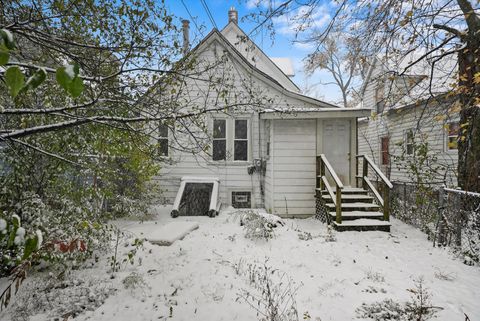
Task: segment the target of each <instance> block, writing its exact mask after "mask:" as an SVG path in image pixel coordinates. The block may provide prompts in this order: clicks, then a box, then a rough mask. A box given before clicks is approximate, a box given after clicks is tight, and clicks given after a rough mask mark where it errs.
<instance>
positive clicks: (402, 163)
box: [358, 55, 459, 186]
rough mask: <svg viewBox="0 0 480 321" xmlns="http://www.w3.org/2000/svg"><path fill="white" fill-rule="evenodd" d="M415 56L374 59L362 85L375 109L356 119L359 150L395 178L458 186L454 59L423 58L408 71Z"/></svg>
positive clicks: (365, 103) (368, 104) (366, 100)
mask: <svg viewBox="0 0 480 321" xmlns="http://www.w3.org/2000/svg"><path fill="white" fill-rule="evenodd" d="M416 58H418V57H417V56H414V55H410V56H407V57H402V58H400V59H399V60H398V61H392V60H391V59H388V60H387V59H384V58H383V59H382V58H380V57H377V58H375V59H374V60H373V62H372V64H371V66H370V70H369V72H368V76H367V79H366V81H365V83H364V85H363V87H362V90H361V96H362V97H363V99H362V105H361V106H362V108H368V109H370V110H371V115H370V117H368V118H363V119H360V120H359V121H358V153H359V154H365V155H369V156H370V157H371V158H373V159H374V160H375V161H376V162H377V163H378V164H380V165H381V168H382V170H383V171H384V172H386V173H387V174H388V176H389V178H390V179H391V180H392V181H398V182H416V183H417V182H419V180H418V178H420V180H421V181H422V182H423V183H427V184H437V185H441V184H446V185H448V186H457V175H456V173H457V163H458V152H457V139H458V132H459V105H457V104H458V103H457V102H455V100H454V99H452V98H449V96H448V94H446V93H447V92H448V89H449V88H448V87H449V85H450V84H452V83H454V82H455V80H456V78H455V77H456V68H457V67H456V61H455V60H451V58H449V59H443V60H437V61H435V62H436V63H435V64H432V63H431V61H432V60H429V59H425V61H422V62H421V63H418V64H415V65H414V66H413V67H411V68H409V69H407V72H404V70H405V67H406V66H408V65H409V64H411V63H412V62H413V61H415V60H416ZM450 88H451V87H450ZM417 170H418V172H416V171H417Z"/></svg>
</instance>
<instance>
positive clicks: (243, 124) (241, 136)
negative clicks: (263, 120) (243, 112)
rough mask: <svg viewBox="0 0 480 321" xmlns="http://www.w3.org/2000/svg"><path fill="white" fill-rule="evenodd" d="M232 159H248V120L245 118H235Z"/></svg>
mask: <svg viewBox="0 0 480 321" xmlns="http://www.w3.org/2000/svg"><path fill="white" fill-rule="evenodd" d="M233 160H236V161H246V160H248V121H247V120H246V119H235V137H234V141H233Z"/></svg>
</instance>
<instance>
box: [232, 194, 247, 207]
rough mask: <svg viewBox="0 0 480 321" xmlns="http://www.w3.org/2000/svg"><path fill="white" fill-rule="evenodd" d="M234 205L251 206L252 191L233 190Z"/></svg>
mask: <svg viewBox="0 0 480 321" xmlns="http://www.w3.org/2000/svg"><path fill="white" fill-rule="evenodd" d="M232 206H233V207H234V208H251V207H252V193H251V192H232Z"/></svg>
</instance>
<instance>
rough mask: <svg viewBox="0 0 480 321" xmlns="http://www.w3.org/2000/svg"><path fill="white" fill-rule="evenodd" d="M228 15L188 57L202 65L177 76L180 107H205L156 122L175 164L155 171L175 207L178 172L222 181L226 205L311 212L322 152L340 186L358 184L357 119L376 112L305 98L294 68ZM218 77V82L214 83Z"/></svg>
mask: <svg viewBox="0 0 480 321" xmlns="http://www.w3.org/2000/svg"><path fill="white" fill-rule="evenodd" d="M229 17H230V19H229V23H228V25H227V26H226V27H225V28H224V29H223V30H221V31H218V30H216V29H214V30H212V31H211V32H210V33H209V34H208V35H207V36H206V37H205V38H204V39H203V40H202V41H201V42H200V43H199V44H198V45H197V46H196V47H195V48H193V49H192V50H191V51H190V52H189V53H188V55H187V56H186V57H185V58H184V59H185V60H187V61H189V59H194V61H195V65H196V66H203V69H200V68H199V69H198V70H199V73H198V74H195V75H196V76H195V77H185V78H182V80H181V81H178V82H177V85H178V86H179V87H181V89H180V90H178V89H175V90H174V95H175V99H176V101H178V103H177V104H178V105H179V109H178V110H175V112H177V113H180V112H181V111H185V110H190V109H195V110H202V108H204V110H209V112H207V113H206V114H205V115H204V116H203V117H197V118H195V119H194V120H189V121H188V124H180V125H179V124H174V125H172V124H167V125H168V126H165V125H161V126H160V131H159V136H160V137H159V142H160V145H161V147H160V149H161V153H162V154H163V155H164V156H165V157H168V159H169V160H170V164H164V165H163V167H162V169H161V171H160V174H159V176H158V177H156V181H157V182H158V184H159V185H160V187H161V188H162V189H163V194H162V195H163V199H164V201H165V202H168V203H173V201H174V200H175V198H176V196H177V192H178V190H179V187H180V183H181V179H182V177H185V176H190V177H195V178H196V179H198V180H199V181H201V180H202V178H205V181H206V182H207V181H209V178H216V179H218V181H219V200H220V202H221V203H222V204H224V205H233V206H234V207H241V208H265V209H267V211H268V212H270V213H275V214H278V215H280V216H288V217H307V216H311V215H314V214H315V212H316V199H315V193H316V187H317V174H318V172H317V170H318V168H317V158H318V155H320V154H325V155H326V158H327V159H328V160H329V161H330V163H331V164H332V166H333V168H334V170H335V172H336V174H337V175H338V177H339V178H340V180H341V181H342V183H343V184H344V185H346V186H354V185H355V175H356V174H355V166H356V164H355V154H356V149H357V137H356V133H357V128H356V124H357V118H359V117H365V116H367V115H369V114H370V112H369V110H366V109H358V108H350V109H345V108H339V107H337V106H334V105H331V104H329V103H326V102H323V101H320V100H317V99H314V98H311V97H307V96H305V95H302V94H301V93H300V92H299V89H298V87H297V86H296V85H295V84H294V83H293V82H292V80H291V79H290V78H289V77H288V76H287V75H286V73H288V74H292V70H291V67H289V64H288V61H287V60H285V59H277V60H276V62H277V63H278V64H279V65H277V64H275V62H274V61H272V59H270V58H269V57H267V56H266V55H265V53H264V52H263V51H262V50H261V49H260V48H259V47H257V46H256V45H255V44H254V43H253V42H252V41H251V40H250V39H249V38H248V36H247V35H246V34H245V33H244V32H243V31H242V30H241V29H240V28H239V26H238V24H237V14H236V12H235V11H234V10H233V9H232V10H231V11H230V12H229ZM220 61H221V62H222V63H221V64H220V63H218V62H220ZM208 64H216V67H215V68H204V67H205V66H206V65H208ZM280 67H281V68H283V70H282V69H281V68H280ZM202 70H204V71H202ZM200 78H201V79H200ZM206 79H208V80H210V82H206V81H205V80H206ZM212 79H217V80H219V81H214V83H215V85H214V86H216V87H215V88H214V89H212V83H211V81H212ZM164 92H166V93H170V89H165V90H164ZM180 92H181V94H179V93H180ZM165 96H166V97H168V95H165ZM212 108H213V109H214V108H218V109H219V110H218V111H210V109H212ZM222 108H224V109H222ZM187 132H188V133H187ZM192 133H193V135H189V134H192ZM199 141H200V143H199ZM181 142H183V143H184V144H183V143H181ZM167 143H168V145H167ZM180 145H182V146H180ZM167 146H168V147H167ZM184 146H190V147H192V146H193V148H194V151H193V152H192V151H191V150H188V148H181V147H184ZM206 184H210V183H206ZM205 195H207V194H205Z"/></svg>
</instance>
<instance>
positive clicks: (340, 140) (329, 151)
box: [320, 119, 350, 186]
mask: <svg viewBox="0 0 480 321" xmlns="http://www.w3.org/2000/svg"><path fill="white" fill-rule="evenodd" d="M322 127H323V131H322V134H323V135H322V138H320V139H322V150H323V152H322V153H323V154H325V156H327V159H328V161H329V162H330V164H331V165H332V167H333V169H334V170H335V172H336V174H337V176H338V178H340V180H341V181H342V183H343V184H344V185H347V186H348V185H350V120H348V119H331V120H324V121H323V126H322Z"/></svg>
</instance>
